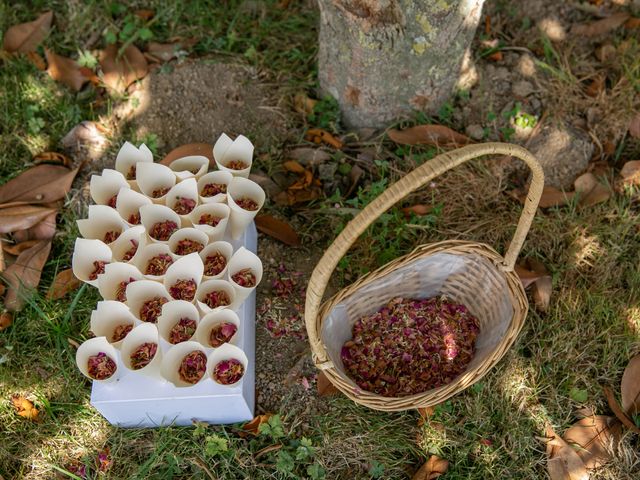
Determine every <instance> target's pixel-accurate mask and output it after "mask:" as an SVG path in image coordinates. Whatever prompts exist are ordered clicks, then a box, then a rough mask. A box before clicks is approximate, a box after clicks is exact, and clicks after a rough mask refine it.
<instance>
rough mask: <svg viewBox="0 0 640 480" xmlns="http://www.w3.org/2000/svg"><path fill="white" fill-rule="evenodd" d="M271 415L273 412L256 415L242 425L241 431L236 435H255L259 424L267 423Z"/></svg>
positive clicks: (243, 436)
mask: <svg viewBox="0 0 640 480" xmlns="http://www.w3.org/2000/svg"><path fill="white" fill-rule="evenodd" d="M272 416H273V413H265V414H264V415H257V416H256V417H255V418H254V419H253V420H251V421H250V422H247V423H245V424H244V425H243V426H242V431H240V432H238V436H239V437H240V438H246V437H248V436H249V435H253V436H254V437H255V436H257V435H258V434H259V433H260V425H262V424H263V423H267V422H268V421H269V419H270V418H271V417H272Z"/></svg>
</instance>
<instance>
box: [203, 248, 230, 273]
mask: <svg viewBox="0 0 640 480" xmlns="http://www.w3.org/2000/svg"><path fill="white" fill-rule="evenodd" d="M226 266H227V259H226V258H225V256H224V255H223V254H222V253H220V252H214V253H213V254H211V255H207V258H205V260H204V274H205V275H207V276H209V277H213V276H215V275H218V274H219V273H220V272H222V271H223V270H224V268H225V267H226Z"/></svg>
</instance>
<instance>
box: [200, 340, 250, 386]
mask: <svg viewBox="0 0 640 480" xmlns="http://www.w3.org/2000/svg"><path fill="white" fill-rule="evenodd" d="M231 359H236V360H238V361H239V362H240V363H241V364H242V366H243V367H244V374H243V376H242V378H240V380H238V381H237V382H236V383H233V384H230V385H224V384H222V383H218V382H216V380H215V378H214V376H213V371H214V369H215V367H216V365H217V364H218V363H219V362H221V361H223V360H231ZM248 365H249V359H248V358H247V356H246V355H245V353H244V352H243V351H242V349H241V348H239V347H236V346H235V345H231V344H229V343H224V344H222V345H220V346H219V347H218V348H216V349H215V350H213V352H211V355H209V360H208V362H207V376H208V377H209V378H210V379H211V380H213V381H214V382H216V383H217V384H218V385H222V386H223V387H234V386H236V385H239V384H240V382H242V379H243V378H244V375H246V373H247V366H248Z"/></svg>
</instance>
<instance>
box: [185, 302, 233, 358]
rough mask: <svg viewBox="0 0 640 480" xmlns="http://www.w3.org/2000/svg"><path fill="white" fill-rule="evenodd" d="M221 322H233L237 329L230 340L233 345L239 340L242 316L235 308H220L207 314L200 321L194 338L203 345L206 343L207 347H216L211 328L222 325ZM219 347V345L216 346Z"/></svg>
mask: <svg viewBox="0 0 640 480" xmlns="http://www.w3.org/2000/svg"><path fill="white" fill-rule="evenodd" d="M221 323H233V324H234V325H235V326H236V328H237V330H236V333H235V334H234V335H233V336H232V337H231V339H230V340H229V342H227V343H231V344H233V345H235V344H236V342H237V341H238V338H239V335H238V332H239V331H240V318H239V317H238V314H237V313H236V312H234V311H233V310H229V309H228V308H225V309H224V310H219V311H217V312H211V313H208V314H207V315H205V316H204V317H202V318H201V319H200V323H198V329H197V330H196V334H195V336H194V339H195V340H197V341H198V342H200V344H201V345H204V346H205V347H206V348H208V349H210V348H214V347H212V346H211V343H210V339H209V338H210V336H211V330H212V329H213V327H215V326H217V325H220V324H221ZM216 348H219V347H216Z"/></svg>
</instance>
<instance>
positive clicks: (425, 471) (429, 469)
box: [412, 455, 449, 480]
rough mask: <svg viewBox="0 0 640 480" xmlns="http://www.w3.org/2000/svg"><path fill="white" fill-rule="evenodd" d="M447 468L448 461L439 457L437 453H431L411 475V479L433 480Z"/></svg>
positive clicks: (445, 471)
mask: <svg viewBox="0 0 640 480" xmlns="http://www.w3.org/2000/svg"><path fill="white" fill-rule="evenodd" d="M448 469H449V461H448V460H445V459H444V458H440V457H438V456H437V455H431V457H429V460H427V461H426V462H425V463H424V464H423V465H422V466H421V467H420V468H419V469H418V471H417V472H416V473H415V474H414V475H413V477H412V480H433V479H434V478H438V477H439V476H440V475H443V474H445V473H447V470H448Z"/></svg>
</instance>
